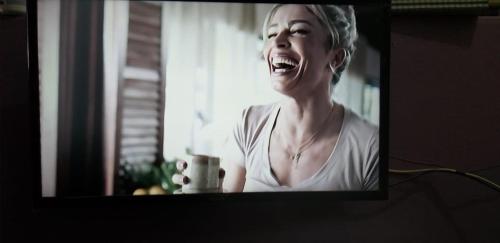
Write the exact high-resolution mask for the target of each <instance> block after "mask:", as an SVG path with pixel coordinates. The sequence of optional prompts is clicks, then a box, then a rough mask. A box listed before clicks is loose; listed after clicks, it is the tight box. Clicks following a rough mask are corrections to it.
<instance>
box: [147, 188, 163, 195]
mask: <svg viewBox="0 0 500 243" xmlns="http://www.w3.org/2000/svg"><path fill="white" fill-rule="evenodd" d="M165 194H167V192H166V191H165V190H163V188H161V186H152V187H150V188H149V195H165Z"/></svg>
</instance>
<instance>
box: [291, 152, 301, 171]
mask: <svg viewBox="0 0 500 243" xmlns="http://www.w3.org/2000/svg"><path fill="white" fill-rule="evenodd" d="M300 155H301V153H300V152H299V153H296V154H295V155H294V156H293V159H294V160H295V168H297V167H298V166H299V159H300Z"/></svg>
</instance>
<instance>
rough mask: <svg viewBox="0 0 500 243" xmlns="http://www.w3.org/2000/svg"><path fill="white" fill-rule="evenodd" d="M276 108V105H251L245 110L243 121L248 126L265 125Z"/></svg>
mask: <svg viewBox="0 0 500 243" xmlns="http://www.w3.org/2000/svg"><path fill="white" fill-rule="evenodd" d="M275 108H276V103H272V104H266V105H251V106H248V107H246V108H244V109H243V112H242V117H241V119H242V121H243V122H244V123H245V124H246V125H247V126H252V125H257V124H261V123H263V122H264V123H265V122H266V121H267V120H268V119H269V117H270V116H271V114H272V113H273V111H274V110H275Z"/></svg>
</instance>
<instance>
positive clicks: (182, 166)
mask: <svg viewBox="0 0 500 243" xmlns="http://www.w3.org/2000/svg"><path fill="white" fill-rule="evenodd" d="M176 167H177V172H178V173H177V174H174V175H173V176H172V182H174V183H175V184H177V185H180V186H183V185H187V184H189V182H190V181H191V180H190V179H189V177H188V176H186V175H185V174H184V171H186V169H187V167H188V163H187V162H186V161H185V160H178V161H177V162H176ZM225 175H226V171H225V170H224V169H222V168H219V185H218V187H217V189H218V192H223V190H222V183H223V182H224V177H225ZM180 193H182V189H178V190H176V191H175V192H174V194H180Z"/></svg>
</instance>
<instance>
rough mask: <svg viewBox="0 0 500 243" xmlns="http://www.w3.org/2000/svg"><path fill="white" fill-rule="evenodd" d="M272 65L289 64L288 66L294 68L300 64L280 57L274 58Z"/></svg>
mask: <svg viewBox="0 0 500 243" xmlns="http://www.w3.org/2000/svg"><path fill="white" fill-rule="evenodd" d="M272 64H273V65H277V64H287V65H290V66H294V67H295V66H297V65H298V63H297V62H296V61H295V60H292V59H290V58H287V57H280V56H277V57H274V58H273V59H272Z"/></svg>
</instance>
